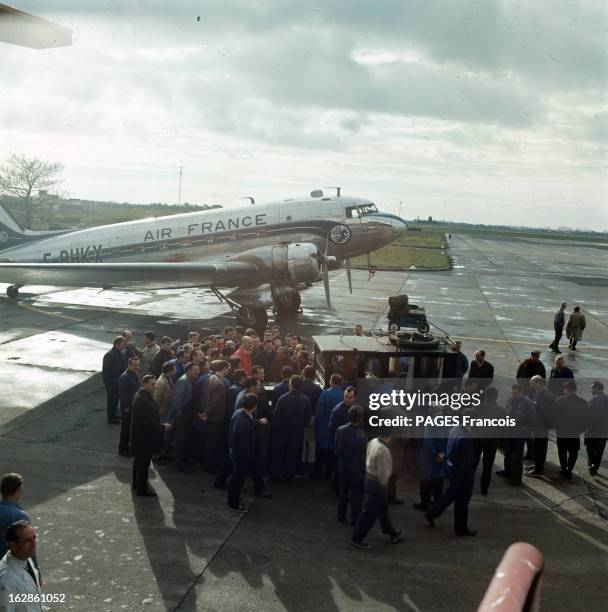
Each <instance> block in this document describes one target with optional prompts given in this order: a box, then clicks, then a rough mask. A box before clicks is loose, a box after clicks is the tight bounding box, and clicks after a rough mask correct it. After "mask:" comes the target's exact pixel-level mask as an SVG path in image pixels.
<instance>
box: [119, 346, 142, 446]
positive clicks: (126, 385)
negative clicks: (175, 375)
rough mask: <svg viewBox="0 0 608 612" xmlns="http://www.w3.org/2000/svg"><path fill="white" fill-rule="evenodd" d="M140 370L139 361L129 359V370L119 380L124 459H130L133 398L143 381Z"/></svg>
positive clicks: (120, 443)
mask: <svg viewBox="0 0 608 612" xmlns="http://www.w3.org/2000/svg"><path fill="white" fill-rule="evenodd" d="M139 369H140V364H139V359H138V358H137V357H129V362H128V363H127V369H126V370H125V371H124V372H123V373H122V374H121V376H120V378H119V379H118V395H119V400H120V416H121V419H122V421H121V423H120V440H119V442H118V454H119V455H122V456H123V457H130V456H131V453H130V452H129V439H130V438H131V406H132V405H133V398H134V397H135V394H136V393H137V392H138V391H139V388H140V387H141V381H140V380H139V376H138V375H137V372H138V371H139Z"/></svg>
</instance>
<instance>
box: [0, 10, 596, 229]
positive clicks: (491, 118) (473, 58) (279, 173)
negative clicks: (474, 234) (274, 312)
mask: <svg viewBox="0 0 608 612" xmlns="http://www.w3.org/2000/svg"><path fill="white" fill-rule="evenodd" d="M9 3H10V4H11V5H12V6H15V7H16V8H20V9H22V10H25V11H27V12H31V13H33V14H35V15H38V16H41V17H45V18H47V19H50V20H52V21H56V22H59V23H61V24H63V25H66V26H69V27H71V28H73V30H74V45H73V46H72V47H64V48H58V49H51V50H43V51H39V50H33V49H28V48H24V47H18V46H14V45H8V44H5V43H0V160H2V159H3V158H5V157H6V155H7V154H8V153H10V152H16V153H24V154H27V155H30V156H36V157H41V158H45V159H48V160H51V161H59V162H62V163H63V164H65V173H64V177H65V180H64V183H63V189H64V190H65V191H67V192H68V193H69V195H71V196H72V197H82V198H91V199H112V200H116V201H133V202H150V201H164V202H177V198H178V167H179V165H180V162H183V166H184V171H183V172H184V173H183V200H184V201H190V202H194V203H222V204H225V205H228V206H232V205H238V204H240V203H241V202H240V201H239V197H241V196H247V195H253V196H255V197H256V199H258V200H260V201H261V200H266V199H282V198H286V197H292V196H297V195H305V194H308V193H309V192H310V191H311V190H312V189H315V188H319V187H321V188H322V187H324V186H326V185H340V186H342V188H343V193H344V194H349V195H359V196H362V197H368V198H370V199H372V200H374V201H375V202H376V203H377V204H378V206H379V208H381V209H384V210H389V211H394V212H398V210H399V206H400V202H403V205H402V216H404V217H406V218H415V217H417V216H420V217H427V216H428V215H432V216H433V217H436V218H445V219H450V220H460V221H469V222H480V223H507V224H514V225H538V226H554V227H555V226H561V225H566V226H573V227H586V228H592V229H604V230H605V229H608V202H607V200H608V198H607V194H608V173H607V170H606V139H607V136H608V111H607V97H606V93H607V91H608V90H607V81H608V69H607V66H608V63H607V45H606V25H607V11H606V4H605V2H603V1H601V0H598V1H597V2H593V1H581V0H578V1H577V0H546V1H545V0H534V1H533V2H515V1H503V2H491V1H489V0H487V1H486V0H479V1H470V0H457V1H456V0H454V1H448V0H435V1H433V2H428V1H423V0H419V1H411V0H385V1H382V0H377V1H372V0H367V1H362V0H341V1H331V0H323V1H322V2H319V3H318V5H317V4H314V3H309V2H301V1H300V2H296V1H291V2H288V1H287V0H284V1H279V0H274V1H263V0H257V1H254V0H221V1H217V2H212V1H209V0H205V1H202V0H201V1H199V2H179V3H172V2H167V1H166V0H163V1H141V2H126V1H116V2H109V1H104V0H96V1H95V2H84V1H83V0H72V1H69V0H57V1H53V2H52V3H49V2H48V1H40V0H24V1H18V0H10V1H9ZM175 4H177V5H178V6H174V5H175ZM199 17H200V20H199Z"/></svg>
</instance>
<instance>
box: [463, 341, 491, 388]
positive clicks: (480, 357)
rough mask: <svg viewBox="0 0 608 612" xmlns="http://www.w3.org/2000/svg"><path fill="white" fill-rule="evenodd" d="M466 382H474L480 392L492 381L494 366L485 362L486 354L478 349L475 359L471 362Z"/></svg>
mask: <svg viewBox="0 0 608 612" xmlns="http://www.w3.org/2000/svg"><path fill="white" fill-rule="evenodd" d="M468 380H469V382H473V381H475V382H476V383H477V388H478V389H481V390H483V389H485V388H486V387H489V386H490V385H491V384H492V380H494V366H493V365H492V364H491V363H490V362H489V361H486V352H485V351H484V350H483V349H479V350H478V351H477V352H476V353H475V359H473V361H471V367H470V368H469V378H468Z"/></svg>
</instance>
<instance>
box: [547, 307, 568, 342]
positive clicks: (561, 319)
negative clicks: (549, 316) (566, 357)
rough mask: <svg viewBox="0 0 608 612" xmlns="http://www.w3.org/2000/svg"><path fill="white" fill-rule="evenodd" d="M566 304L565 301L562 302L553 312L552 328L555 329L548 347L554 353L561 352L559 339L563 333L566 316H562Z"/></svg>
mask: <svg viewBox="0 0 608 612" xmlns="http://www.w3.org/2000/svg"><path fill="white" fill-rule="evenodd" d="M566 306H567V304H566V302H562V305H561V306H560V307H559V310H558V311H557V312H556V313H555V316H554V317H553V330H554V331H555V338H554V339H553V342H552V343H551V344H550V345H549V348H550V349H551V350H552V351H553V352H554V353H561V351H560V350H559V341H560V340H561V339H562V336H563V334H564V325H565V319H566V317H565V316H564V311H565V310H566Z"/></svg>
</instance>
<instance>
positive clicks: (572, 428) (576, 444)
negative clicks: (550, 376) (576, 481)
mask: <svg viewBox="0 0 608 612" xmlns="http://www.w3.org/2000/svg"><path fill="white" fill-rule="evenodd" d="M555 412H556V417H557V425H556V428H555V434H556V438H557V455H558V457H559V465H560V468H561V469H560V472H561V475H562V476H563V477H564V478H565V479H566V480H572V470H574V466H575V464H576V460H577V458H578V451H579V449H580V447H581V439H580V434H581V431H584V430H585V429H586V428H587V427H586V422H587V415H588V411H587V402H586V401H585V400H584V399H583V398H582V397H579V396H578V395H577V394H576V383H575V382H574V380H572V379H571V380H567V381H566V382H565V383H564V395H562V396H561V397H558V398H557V399H556V400H555Z"/></svg>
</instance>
